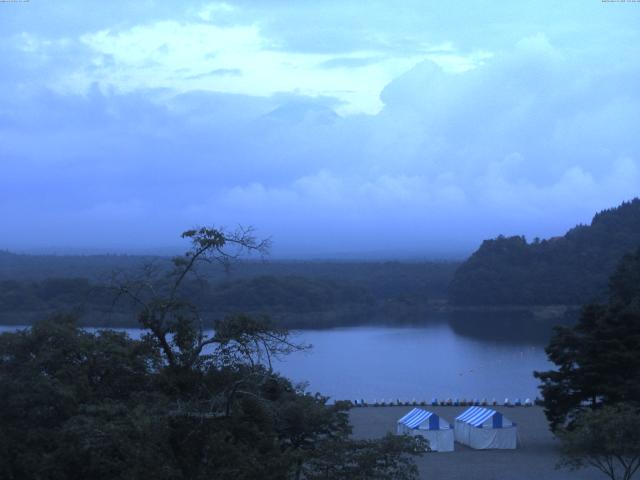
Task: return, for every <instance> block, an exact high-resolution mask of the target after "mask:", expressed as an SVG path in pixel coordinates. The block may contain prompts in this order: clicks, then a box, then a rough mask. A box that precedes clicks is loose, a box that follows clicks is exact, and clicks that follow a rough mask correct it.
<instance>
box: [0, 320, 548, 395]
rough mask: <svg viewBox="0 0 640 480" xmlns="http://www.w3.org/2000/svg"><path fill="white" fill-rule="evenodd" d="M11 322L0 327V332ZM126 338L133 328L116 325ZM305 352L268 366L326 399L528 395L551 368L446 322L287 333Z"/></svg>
mask: <svg viewBox="0 0 640 480" xmlns="http://www.w3.org/2000/svg"><path fill="white" fill-rule="evenodd" d="M16 328H19V327H10V326H0V332H2V331H12V330H15V329H16ZM124 330H125V331H127V332H128V333H129V334H130V335H131V336H132V337H138V336H139V335H140V330H137V329H124ZM295 335H296V337H295V338H296V340H297V341H299V342H303V343H310V344H312V345H313V349H312V350H311V351H309V352H299V353H295V354H292V355H290V356H289V357H286V358H284V359H282V360H280V361H278V362H277V363H276V364H275V368H276V369H277V370H278V371H280V372H281V373H282V374H284V375H285V376H287V377H289V378H291V379H292V380H294V381H296V382H301V381H307V382H309V390H311V391H313V392H316V391H318V392H321V393H322V394H324V395H328V396H330V397H331V398H332V399H338V400H342V399H349V400H361V399H364V400H365V401H367V402H374V401H376V400H377V401H381V400H384V401H387V402H388V401H389V400H394V401H396V400H397V399H400V400H403V401H405V400H408V401H411V400H413V399H416V400H418V401H420V400H431V399H432V398H433V397H437V398H439V399H445V398H448V397H451V398H456V397H459V398H478V399H482V398H487V399H488V400H491V399H493V398H495V399H497V400H498V401H500V402H502V401H503V400H504V398H505V397H508V398H509V399H511V400H513V399H515V398H518V397H519V398H521V399H524V398H527V397H529V398H531V399H533V398H535V397H536V395H537V394H538V390H537V385H538V382H537V380H536V379H535V378H533V375H532V372H533V371H534V370H546V369H548V368H550V367H551V364H550V363H549V362H548V361H547V358H546V355H545V353H544V345H543V344H540V343H526V342H522V341H519V342H505V341H491V340H487V339H486V338H482V339H477V338H473V337H469V336H464V335H461V334H459V333H456V332H455V331H454V330H453V329H452V328H451V327H450V326H449V324H448V323H446V322H441V323H436V324H432V325H428V326H421V327H406V328H396V327H355V328H339V329H330V330H304V331H297V332H295Z"/></svg>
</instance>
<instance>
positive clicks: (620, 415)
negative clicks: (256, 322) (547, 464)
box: [560, 404, 640, 480]
mask: <svg viewBox="0 0 640 480" xmlns="http://www.w3.org/2000/svg"><path fill="white" fill-rule="evenodd" d="M560 440H561V441H562V454H563V459H562V462H561V465H563V466H566V467H569V468H571V469H580V468H584V467H586V466H592V467H594V468H597V469H598V470H600V471H601V472H602V473H604V474H605V475H607V476H608V477H609V478H610V479H611V480H630V479H631V478H632V477H633V475H634V474H635V473H636V472H637V471H638V469H639V468H640V411H639V410H638V407H637V406H635V405H627V404H618V405H615V406H605V407H602V408H600V409H598V410H589V411H585V412H583V413H582V414H580V415H579V416H578V417H577V418H576V420H575V422H574V425H573V426H572V428H571V429H569V430H564V431H563V432H562V433H561V434H560Z"/></svg>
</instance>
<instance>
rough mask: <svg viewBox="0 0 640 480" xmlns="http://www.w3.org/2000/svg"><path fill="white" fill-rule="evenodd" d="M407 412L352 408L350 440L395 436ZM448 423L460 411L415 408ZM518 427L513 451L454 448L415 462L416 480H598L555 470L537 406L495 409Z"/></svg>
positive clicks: (554, 446)
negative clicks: (417, 476)
mask: <svg viewBox="0 0 640 480" xmlns="http://www.w3.org/2000/svg"><path fill="white" fill-rule="evenodd" d="M412 408H413V407H367V408H354V409H352V410H351V413H350V418H351V423H352V425H353V427H354V428H353V435H354V437H356V438H376V437H381V436H383V435H384V434H386V433H387V432H395V428H396V422H397V420H398V419H399V418H400V417H401V416H402V415H404V414H405V413H407V412H408V411H409V410H411V409H412ZM421 408H425V409H427V410H430V411H433V412H435V413H437V414H438V415H440V416H442V417H444V418H445V419H446V420H448V421H449V422H450V423H453V419H454V418H455V417H456V416H457V415H459V414H460V413H461V412H462V411H464V410H465V408H466V407H421ZM495 409H496V410H498V411H500V412H502V413H503V414H504V415H505V416H506V417H507V418H509V419H510V420H512V421H513V422H515V423H517V424H518V448H517V449H516V450H473V449H471V448H468V447H466V446H464V445H460V444H459V443H456V444H455V452H450V453H425V454H424V455H422V456H421V457H417V458H416V463H417V464H418V467H419V469H420V478H421V479H430V480H434V479H437V480H449V479H451V480H453V479H456V480H457V479H469V480H511V479H513V480H538V479H542V480H561V479H567V480H573V479H576V480H577V479H581V480H592V479H593V480H598V479H600V480H602V479H604V478H606V477H604V476H603V475H602V473H600V472H598V471H597V470H591V469H590V470H586V469H585V470H581V471H578V472H572V471H569V470H566V469H562V470H558V469H556V468H555V465H556V463H557V461H558V443H557V441H556V440H555V439H554V437H553V435H552V434H551V433H550V432H549V429H548V426H547V421H546V419H545V417H544V413H543V411H542V408H540V407H529V408H524V407H515V408H505V407H495Z"/></svg>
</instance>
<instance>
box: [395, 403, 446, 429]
mask: <svg viewBox="0 0 640 480" xmlns="http://www.w3.org/2000/svg"><path fill="white" fill-rule="evenodd" d="M431 415H435V413H433V412H427V411H426V410H422V409H421V408H414V409H413V410H411V411H410V412H409V413H407V414H406V415H405V416H404V417H402V418H401V419H400V420H398V423H402V424H404V425H406V426H407V427H409V428H416V427H417V426H418V425H420V424H421V423H422V422H424V421H425V420H427V419H428V418H429V417H431ZM436 416H437V415H436Z"/></svg>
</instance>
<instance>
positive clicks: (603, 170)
mask: <svg viewBox="0 0 640 480" xmlns="http://www.w3.org/2000/svg"><path fill="white" fill-rule="evenodd" d="M83 5H84V3H83V2H79V1H78V2H75V1H69V2H65V8H59V6H58V5H57V4H56V3H55V2H25V3H14V4H5V5H2V11H1V12H0V29H1V31H2V32H3V39H4V40H3V42H2V45H0V55H1V56H2V59H3V60H2V69H1V71H0V163H1V168H2V174H1V175H0V215H2V218H3V227H2V239H1V241H0V248H8V249H12V250H17V251H40V252H45V251H76V252H77V251H83V252H87V251H91V252H97V251H102V252H104V251H107V252H115V251H117V252H122V251H135V252H157V251H160V250H163V251H167V250H172V251H174V250H177V249H179V248H180V247H179V246H178V245H179V242H177V238H178V235H179V233H180V232H181V231H183V230H184V229H186V228H189V227H191V226H192V225H194V224H211V223H213V224H216V225H226V226H229V227H233V226H235V225H237V224H243V225H254V226H256V227H257V228H258V231H259V233H260V234H262V235H263V236H271V237H272V239H273V241H274V248H273V255H274V256H275V257H339V258H343V257H345V258H346V257H358V258H362V257H431V258H436V257H461V256H464V255H466V254H468V253H469V252H471V251H472V250H473V249H474V248H475V247H477V245H478V244H479V242H480V241H481V240H482V239H484V238H487V237H493V236H496V235H497V234H499V233H504V234H525V235H527V236H528V237H529V238H532V237H534V236H540V237H548V236H554V235H559V234H562V233H563V232H564V231H565V230H566V229H568V228H570V227H572V226H573V225H575V224H576V223H579V222H588V221H589V220H590V218H591V216H592V215H593V213H594V212H595V211H597V210H600V209H603V208H606V207H611V206H614V205H616V204H618V203H620V202H621V201H622V200H625V199H629V198H631V197H633V196H635V195H637V193H638V185H640V163H639V162H640V159H639V147H640V140H639V138H640V137H638V135H637V125H638V124H640V117H639V115H640V90H639V89H638V88H637V85H638V84H639V83H640V54H639V53H640V52H639V51H638V50H639V49H640V41H638V40H639V38H638V37H639V31H638V28H637V25H638V24H640V8H638V6H637V4H635V5H634V4H632V3H613V2H600V1H584V0H572V1H566V2H561V3H559V2H552V1H540V2H535V3H530V4H529V3H526V2H490V3H488V2H477V1H471V2H459V3H458V4H457V5H452V4H450V3H449V2H422V1H409V2H403V3H402V5H397V4H391V3H389V2H381V1H373V2H367V4H366V6H365V5H364V4H362V2H355V1H340V2H338V1H327V2H320V3H313V2H294V3H291V2H282V1H279V0H267V1H261V2H253V1H249V0H243V1H230V2H205V1H196V0H190V1H186V2H180V3H170V4H168V3H164V2H141V3H140V2H133V3H131V2H124V1H114V2H102V3H100V2H98V3H96V4H95V5H93V6H92V8H91V9H87V8H83Z"/></svg>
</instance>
